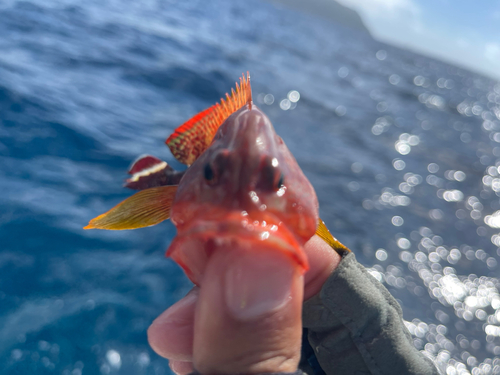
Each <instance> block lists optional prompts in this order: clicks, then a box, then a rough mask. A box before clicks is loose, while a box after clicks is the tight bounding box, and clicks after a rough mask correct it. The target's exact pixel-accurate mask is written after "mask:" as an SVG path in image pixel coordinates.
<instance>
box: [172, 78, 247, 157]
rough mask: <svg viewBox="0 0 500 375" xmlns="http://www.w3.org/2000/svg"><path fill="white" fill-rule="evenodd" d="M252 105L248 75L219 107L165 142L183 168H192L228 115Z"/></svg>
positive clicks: (193, 119)
mask: <svg viewBox="0 0 500 375" xmlns="http://www.w3.org/2000/svg"><path fill="white" fill-rule="evenodd" d="M246 104H249V105H251V104H252V88H251V86H250V73H248V72H247V75H246V77H245V74H243V75H242V77H241V78H240V83H239V84H238V83H236V90H235V89H231V95H229V94H227V93H226V98H225V99H224V98H222V99H221V101H220V103H216V104H214V105H213V106H211V107H209V108H207V109H205V110H204V111H202V112H200V113H198V114H197V115H195V116H193V117H192V118H190V119H189V120H187V121H186V122H185V123H184V124H182V125H181V126H179V127H178V128H177V129H175V131H174V132H173V133H172V135H171V136H170V137H168V139H167V140H166V141H165V143H166V144H167V146H168V147H169V148H170V151H171V152H172V154H173V155H174V157H175V158H176V159H177V160H178V161H180V162H181V163H183V164H187V165H191V164H193V162H194V161H195V160H196V159H197V158H198V157H199V156H200V155H201V154H202V153H203V152H204V151H205V150H206V149H207V148H208V146H210V144H211V143H212V140H213V138H214V136H215V133H216V132H217V129H219V127H220V126H221V125H222V123H223V122H224V121H225V120H226V119H227V118H228V117H229V116H231V114H233V113H234V112H236V111H237V110H238V109H240V108H242V107H243V106H244V105H246Z"/></svg>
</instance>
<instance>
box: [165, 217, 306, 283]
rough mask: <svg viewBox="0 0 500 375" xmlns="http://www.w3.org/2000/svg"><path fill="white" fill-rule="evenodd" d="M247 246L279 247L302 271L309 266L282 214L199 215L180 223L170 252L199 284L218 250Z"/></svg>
mask: <svg viewBox="0 0 500 375" xmlns="http://www.w3.org/2000/svg"><path fill="white" fill-rule="evenodd" d="M219 249H222V250H225V251H231V250H236V249H244V250H250V251H255V252H260V253H262V252H265V251H279V252H281V253H283V254H286V255H287V256H288V257H290V258H292V259H293V260H294V261H295V262H296V264H297V267H299V269H301V270H302V272H305V271H307V269H308V268H309V265H308V262H307V257H306V255H305V253H304V250H303V247H302V244H301V243H300V242H299V241H298V240H297V237H296V236H295V235H294V234H293V232H291V231H290V230H289V228H288V227H287V226H286V225H285V224H284V223H283V222H282V221H280V220H279V219H278V218H276V217H275V216H273V215H270V214H267V215H266V216H265V217H264V218H263V219H262V218H261V219H260V220H253V219H252V218H249V217H248V216H242V215H241V213H236V214H234V213H231V214H228V215H227V216H225V217H222V218H221V217H218V218H217V219H198V220H196V221H195V222H193V223H191V224H190V225H181V226H178V234H177V236H176V237H175V238H174V239H173V241H172V243H171V245H170V247H169V248H168V250H167V254H166V255H167V256H168V257H171V258H172V259H173V260H174V261H175V262H177V264H179V265H180V266H181V267H182V268H183V269H184V271H185V272H186V275H187V276H188V277H189V279H190V280H191V281H192V282H193V283H195V284H197V285H199V282H200V280H201V276H202V275H203V273H204V270H205V267H206V264H207V263H208V260H209V258H210V256H211V255H212V254H213V253H214V252H215V251H217V250H219Z"/></svg>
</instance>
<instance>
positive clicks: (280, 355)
mask: <svg viewBox="0 0 500 375" xmlns="http://www.w3.org/2000/svg"><path fill="white" fill-rule="evenodd" d="M303 289H304V281H303V277H302V272H301V270H300V269H299V267H298V266H297V264H296V262H295V261H294V260H292V259H291V258H290V257H288V256H286V255H285V254H284V253H280V252H278V251H276V249H266V248H262V247H261V246H259V249H233V248H222V249H219V250H217V251H216V252H215V253H214V254H213V255H212V257H211V259H210V261H209V264H208V265H207V268H206V270H205V274H204V276H203V281H202V286H201V288H200V294H199V299H198V302H197V306H196V312H195V324H194V345H193V362H194V367H195V369H196V370H197V371H198V372H200V373H202V374H230V373H233V374H234V373H245V374H252V373H272V372H294V371H296V370H297V366H298V363H299V360H300V346H301V335H302V322H301V314H302V299H303V298H302V297H303Z"/></svg>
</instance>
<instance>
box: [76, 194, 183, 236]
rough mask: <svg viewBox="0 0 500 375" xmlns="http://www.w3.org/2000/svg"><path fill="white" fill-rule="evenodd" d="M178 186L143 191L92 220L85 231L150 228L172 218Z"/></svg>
mask: <svg viewBox="0 0 500 375" xmlns="http://www.w3.org/2000/svg"><path fill="white" fill-rule="evenodd" d="M176 191H177V185H170V186H160V187H154V188H151V189H146V190H142V191H140V192H138V193H136V194H134V195H132V196H131V197H129V198H127V199H125V200H124V201H123V202H121V203H118V204H117V205H116V206H115V207H113V208H112V209H111V210H109V211H108V212H106V213H104V214H102V215H99V216H97V217H96V218H94V219H92V220H90V223H89V225H87V226H86V227H84V228H83V229H109V230H123V229H136V228H143V227H149V226H151V225H155V224H158V223H161V222H162V221H163V220H167V219H169V218H170V208H171V206H172V202H173V200H174V197H175V193H176Z"/></svg>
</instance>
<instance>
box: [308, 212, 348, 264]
mask: <svg viewBox="0 0 500 375" xmlns="http://www.w3.org/2000/svg"><path fill="white" fill-rule="evenodd" d="M316 234H317V235H318V236H319V237H320V238H321V239H322V240H323V241H325V242H326V243H327V244H328V245H330V247H331V248H332V249H333V250H335V251H336V252H337V253H339V254H340V255H341V256H343V255H344V254H347V253H350V252H351V250H350V249H349V248H348V247H346V246H344V245H343V244H342V243H340V241H338V240H337V239H336V238H335V237H333V235H332V234H331V233H330V231H329V230H328V228H327V227H326V225H325V223H324V221H323V220H321V219H319V220H318V229H316Z"/></svg>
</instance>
